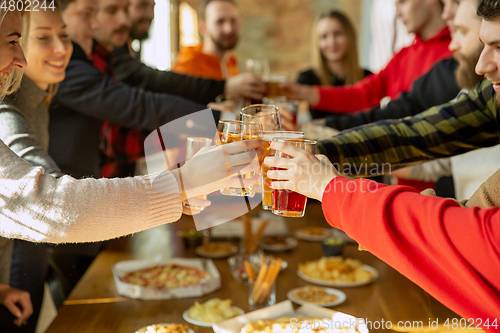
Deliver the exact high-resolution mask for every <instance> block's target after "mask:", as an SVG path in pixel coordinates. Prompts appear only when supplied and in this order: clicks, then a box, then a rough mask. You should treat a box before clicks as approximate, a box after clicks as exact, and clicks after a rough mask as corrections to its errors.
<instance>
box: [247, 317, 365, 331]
mask: <svg viewBox="0 0 500 333" xmlns="http://www.w3.org/2000/svg"><path fill="white" fill-rule="evenodd" d="M337 332H338V333H344V332H349V333H359V331H358V330H357V329H355V328H349V327H336V325H335V324H334V323H332V322H331V321H330V320H329V319H326V318H325V319H322V318H297V317H281V318H276V319H260V320H257V321H254V322H252V323H248V324H246V325H245V326H243V328H242V329H241V331H240V333H337Z"/></svg>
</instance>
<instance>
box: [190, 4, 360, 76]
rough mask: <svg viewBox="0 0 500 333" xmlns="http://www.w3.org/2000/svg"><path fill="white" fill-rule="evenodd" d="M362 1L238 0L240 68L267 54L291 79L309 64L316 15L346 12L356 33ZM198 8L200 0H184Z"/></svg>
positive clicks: (238, 53) (236, 51)
mask: <svg viewBox="0 0 500 333" xmlns="http://www.w3.org/2000/svg"><path fill="white" fill-rule="evenodd" d="M361 1H362V0H239V4H240V6H241V8H242V20H243V25H242V33H241V36H240V42H239V44H238V47H237V48H236V49H235V53H236V55H237V56H238V60H239V62H240V68H241V69H243V67H244V62H245V59H247V58H256V57H266V58H268V59H269V62H270V64H271V70H272V71H287V72H288V73H289V74H290V77H291V78H292V79H293V78H295V77H296V75H297V74H298V72H299V71H300V70H303V69H306V68H308V67H309V66H310V45H311V40H310V39H311V29H312V25H313V22H314V20H315V18H316V16H317V15H318V14H319V13H321V12H322V11H325V10H328V9H332V8H335V9H340V10H342V11H344V12H345V13H347V14H348V16H349V17H350V18H351V19H352V21H353V23H354V24H355V26H356V30H357V31H358V32H359V31H360V27H359V22H360V21H361V20H360V17H361ZM186 2H187V3H189V4H190V5H191V6H193V7H194V8H195V9H198V6H199V3H200V1H199V0H186Z"/></svg>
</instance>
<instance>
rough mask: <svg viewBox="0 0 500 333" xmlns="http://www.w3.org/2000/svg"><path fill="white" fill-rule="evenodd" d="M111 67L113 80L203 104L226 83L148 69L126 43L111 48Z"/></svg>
mask: <svg viewBox="0 0 500 333" xmlns="http://www.w3.org/2000/svg"><path fill="white" fill-rule="evenodd" d="M111 67H112V68H113V74H114V75H115V77H116V79H117V80H118V81H121V82H124V83H126V84H128V85H130V86H133V87H139V88H143V89H145V90H149V91H153V92H161V93H168V94H173V95H177V96H181V97H184V98H187V99H189V100H192V101H195V102H198V103H201V104H205V105H206V104H208V103H210V102H213V101H215V97H217V96H218V95H221V94H223V93H224V85H225V83H226V81H217V80H211V79H203V78H198V77H194V76H188V75H182V74H177V73H174V72H170V71H162V70H158V69H154V68H151V67H149V66H147V65H145V64H144V63H142V62H141V61H140V60H138V59H134V58H133V57H132V56H131V55H130V52H129V49H128V46H124V47H122V48H118V49H115V50H114V52H113V55H112V58H111Z"/></svg>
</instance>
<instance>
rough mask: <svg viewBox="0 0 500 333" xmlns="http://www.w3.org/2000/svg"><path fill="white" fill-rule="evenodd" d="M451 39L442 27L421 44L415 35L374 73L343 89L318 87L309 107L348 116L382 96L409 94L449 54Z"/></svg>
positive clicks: (375, 101)
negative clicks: (423, 76)
mask: <svg viewBox="0 0 500 333" xmlns="http://www.w3.org/2000/svg"><path fill="white" fill-rule="evenodd" d="M450 41H451V36H450V31H449V30H448V28H447V27H446V28H443V30H441V31H440V32H439V33H438V34H436V35H435V36H434V37H432V38H430V39H428V40H426V41H424V40H422V39H420V38H419V37H418V36H417V37H415V40H414V41H413V44H412V45H410V46H408V47H405V48H403V49H402V50H401V51H399V52H398V53H396V54H395V55H394V57H393V58H392V59H391V61H390V62H389V63H388V64H387V66H386V67H385V68H384V69H383V70H381V71H380V72H379V73H378V74H373V75H369V76H367V77H366V78H365V79H364V80H361V81H359V82H358V83H356V84H354V85H349V86H344V87H319V86H317V87H316V89H318V90H319V93H320V100H319V103H318V104H316V105H312V106H311V107H312V108H314V109H320V110H325V111H331V112H337V113H352V112H357V111H361V110H365V109H371V108H373V107H376V106H378V105H379V104H380V100H381V99H382V98H384V97H386V96H389V97H390V98H391V99H395V98H396V97H398V96H399V94H401V93H403V92H406V91H410V90H411V87H412V85H413V81H415V80H416V79H418V78H419V77H420V76H422V75H423V74H425V73H427V72H428V71H429V70H430V69H431V67H432V66H434V64H436V63H437V62H438V61H439V60H442V59H444V58H449V57H450V56H451V54H452V52H451V51H450V50H448V45H449V44H450Z"/></svg>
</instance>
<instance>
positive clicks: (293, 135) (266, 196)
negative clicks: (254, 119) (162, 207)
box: [262, 131, 304, 210]
mask: <svg viewBox="0 0 500 333" xmlns="http://www.w3.org/2000/svg"><path fill="white" fill-rule="evenodd" d="M262 137H263V138H264V141H266V143H267V145H266V146H264V149H265V150H264V158H266V157H267V156H268V155H269V152H270V150H271V142H272V141H273V139H274V138H288V139H303V138H304V133H303V132H293V131H264V132H263V133H262ZM268 171H269V167H268V166H267V165H266V164H265V163H263V164H262V208H264V209H265V210H271V208H272V189H271V188H270V187H269V185H268V184H269V182H271V181H272V179H270V178H269V177H267V172H268Z"/></svg>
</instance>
